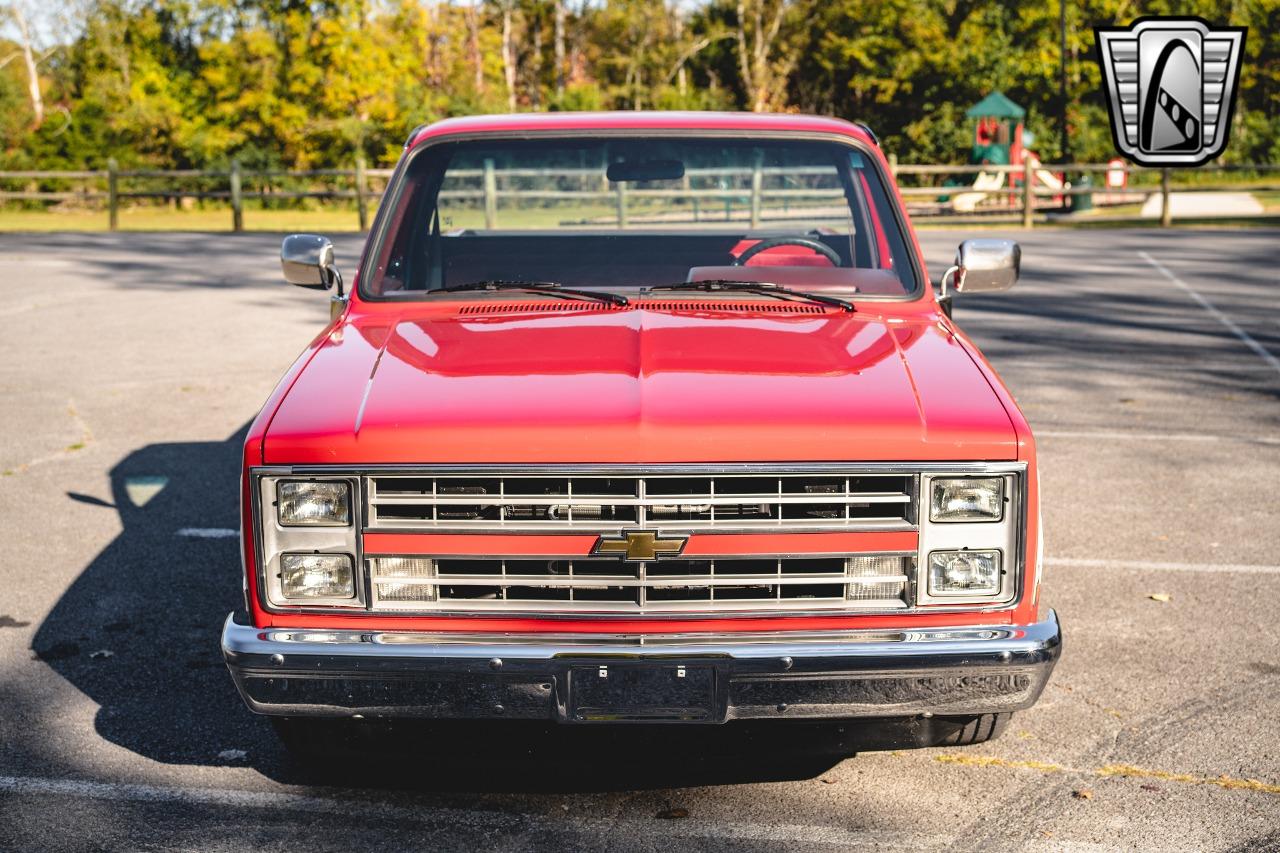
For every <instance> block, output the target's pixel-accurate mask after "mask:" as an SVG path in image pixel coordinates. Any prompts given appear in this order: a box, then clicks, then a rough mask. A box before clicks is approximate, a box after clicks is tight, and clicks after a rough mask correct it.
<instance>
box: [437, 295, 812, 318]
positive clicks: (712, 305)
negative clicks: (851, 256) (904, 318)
mask: <svg viewBox="0 0 1280 853" xmlns="http://www.w3.org/2000/svg"><path fill="white" fill-rule="evenodd" d="M637 308H638V309H642V310H645V311H673V312H680V313H695V314H810V315H812V314H828V313H831V312H832V309H830V308H827V307H826V306H824V305H810V304H806V303H803V302H781V301H777V302H766V301H764V300H761V301H759V302H743V301H729V300H718V299H717V300H710V299H698V300H693V299H663V300H634V299H633V300H632V302H631V305H630V306H618V305H607V304H605V303H598V302H570V301H568V300H564V301H561V300H554V301H549V302H543V301H522V302H485V303H477V304H475V305H463V306H462V307H461V308H459V309H458V314H459V316H463V317H502V316H507V315H511V314H553V313H561V312H565V311H571V312H574V313H582V312H584V311H627V310H631V309H637Z"/></svg>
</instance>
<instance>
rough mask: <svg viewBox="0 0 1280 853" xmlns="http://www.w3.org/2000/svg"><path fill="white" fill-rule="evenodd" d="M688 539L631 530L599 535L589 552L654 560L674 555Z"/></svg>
mask: <svg viewBox="0 0 1280 853" xmlns="http://www.w3.org/2000/svg"><path fill="white" fill-rule="evenodd" d="M688 541H689V537H687V536H681V537H673V538H671V539H659V538H658V534H657V533H654V532H653V531H650V530H633V531H629V532H627V533H624V534H623V535H622V536H620V537H612V538H611V537H606V536H601V537H600V538H599V539H597V540H596V547H595V550H593V551H592V552H591V553H593V554H605V555H608V556H618V557H621V558H622V559H624V560H636V561H644V560H656V559H658V557H659V556H666V557H674V556H676V555H677V554H679V553H680V552H681V551H683V550H684V546H685V543H686V542H688Z"/></svg>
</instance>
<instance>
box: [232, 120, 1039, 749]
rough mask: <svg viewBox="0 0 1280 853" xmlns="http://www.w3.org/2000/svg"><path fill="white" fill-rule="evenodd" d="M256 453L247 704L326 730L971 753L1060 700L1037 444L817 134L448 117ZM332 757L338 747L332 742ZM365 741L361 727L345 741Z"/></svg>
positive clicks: (1008, 278) (304, 253) (300, 730)
mask: <svg viewBox="0 0 1280 853" xmlns="http://www.w3.org/2000/svg"><path fill="white" fill-rule="evenodd" d="M282 263H283V267H284V273H285V277H286V278H287V279H288V281H289V282H291V283H293V284H297V285H301V286H304V287H311V288H316V289H321V290H328V291H330V293H331V294H332V295H331V299H332V305H333V308H334V310H333V320H332V322H331V324H330V325H329V326H328V327H327V328H326V329H325V330H324V331H323V332H322V333H321V334H320V335H319V337H317V338H316V339H315V340H314V341H313V342H312V344H311V345H310V346H309V347H308V348H307V350H306V351H305V352H304V353H303V354H302V356H301V357H300V358H299V359H298V360H297V362H296V363H295V364H294V365H293V367H292V368H291V369H290V370H289V371H288V373H287V374H286V375H285V377H284V378H283V379H282V380H281V382H280V384H279V386H278V387H277V388H276V390H275V391H274V393H272V395H271V397H270V398H269V399H268V401H267V403H266V405H265V406H264V408H263V410H262V412H261V414H260V415H259V416H258V418H257V419H256V421H255V422H254V423H253V426H252V427H251V429H250V431H249V435H248V438H247V440H246V442H245V448H244V472H243V494H242V498H243V547H244V581H245V610H244V611H243V612H236V613H233V614H231V616H230V617H228V619H227V620H226V624H225V626H224V629H223V635H222V649H223V654H224V657H225V659H226V662H227V665H228V666H229V668H230V670H231V674H232V676H233V678H234V680H235V683H236V685H237V687H238V688H239V690H240V693H241V694H242V696H243V697H244V700H245V702H246V703H247V704H248V706H249V707H250V708H251V709H252V710H253V711H255V712H258V713H262V714H267V715H271V716H272V718H273V721H274V722H275V723H276V725H277V729H278V730H279V731H280V733H281V734H282V736H283V737H284V738H285V741H286V743H287V744H289V745H290V746H292V747H294V748H297V749H302V750H305V749H308V748H311V747H314V746H315V745H316V744H317V737H316V731H317V728H316V721H315V720H316V718H330V719H335V718H337V719H347V720H350V719H364V720H376V719H385V718H398V717H432V718H494V719H498V718H501V719H537V720H546V721H560V722H563V723H570V724H591V723H621V722H671V723H685V724H715V723H724V722H726V721H731V720H742V719H751V718H757V719H759V718H770V719H779V720H791V719H815V718H822V719H850V720H854V721H855V722H854V724H853V725H852V728H853V729H855V730H856V731H857V732H858V733H860V734H861V735H863V736H864V737H863V738H862V739H863V742H864V747H863V748H867V745H871V746H873V747H880V748H901V747H911V746H933V745H940V744H966V743H977V742H981V741H984V740H986V739H988V738H990V737H992V736H993V735H995V734H996V733H998V732H999V730H1000V729H1001V727H1002V726H1003V725H1004V724H1005V722H1006V721H1007V719H1008V717H1009V714H1010V712H1012V711H1016V710H1018V709H1023V708H1027V707H1029V706H1030V705H1031V704H1032V703H1034V702H1035V701H1036V699H1037V698H1038V696H1039V695H1040V692H1041V691H1042V690H1043V688H1044V686H1045V683H1046V681H1047V679H1048V678H1049V674H1050V672H1051V670H1052V669H1053V666H1054V663H1055V662H1056V660H1057V658H1058V654H1059V651H1060V648H1061V633H1060V631H1059V627H1058V622H1057V619H1056V617H1055V616H1054V614H1053V612H1052V611H1046V610H1042V608H1041V606H1040V600H1039V593H1038V591H1039V573H1040V550H1041V547H1040V544H1041V539H1040V522H1039V518H1040V512H1039V506H1038V501H1039V495H1038V485H1037V474H1036V457H1035V446H1034V442H1033V439H1032V435H1031V431H1030V429H1029V428H1028V426H1027V422H1026V420H1025V419H1024V418H1023V416H1022V414H1021V412H1019V410H1018V407H1017V406H1016V404H1015V403H1014V401H1013V398H1012V397H1011V395H1010V394H1009V392H1008V390H1007V389H1006V388H1005V387H1004V385H1003V384H1002V383H1001V382H1000V379H999V378H998V377H997V376H996V374H995V372H994V371H993V370H992V368H991V366H990V365H989V364H987V362H986V361H985V360H984V359H983V357H982V355H981V354H980V353H979V352H978V350H977V348H976V347H975V346H974V344H973V342H972V341H970V340H969V339H968V338H967V337H966V336H965V335H964V333H963V332H962V331H961V330H960V329H958V328H957V327H956V325H955V324H954V323H953V322H952V320H951V317H950V313H951V312H950V304H951V299H952V297H953V296H954V294H956V293H964V292H970V291H978V290H1000V289H1004V288H1007V287H1009V286H1010V285H1012V284H1013V282H1014V281H1015V279H1016V278H1017V275H1018V269H1019V263H1020V254H1019V250H1018V247H1017V245H1016V244H1015V243H1012V242H1008V241H1002V240H971V241H966V242H965V243H963V244H961V246H960V248H959V252H958V255H957V258H956V262H955V265H954V266H953V267H951V268H950V269H948V270H947V271H946V273H945V274H944V275H943V276H942V279H941V293H940V294H935V291H934V288H933V287H932V286H931V284H930V279H929V278H928V275H927V273H926V271H925V267H924V263H923V260H922V259H921V256H920V250H919V247H918V246H917V244H916V241H915V238H914V235H913V233H912V230H911V227H910V224H909V222H908V220H907V217H906V214H905V212H904V210H903V205H902V201H901V198H900V195H899V193H898V191H897V189H896V187H895V184H894V182H893V179H892V177H891V174H890V170H889V167H888V164H887V162H886V160H885V158H884V156H883V155H882V153H881V151H880V148H879V147H878V143H877V141H876V139H875V137H874V136H873V135H872V134H871V132H870V131H869V130H868V129H866V128H865V127H863V126H860V125H855V124H851V123H848V122H844V121H839V120H835V119H829V118H816V117H804V116H789V115H786V116H784V115H737V114H712V113H613V114H569V113H564V114H542V115H519V116H486V117H476V118H467V119H451V120H448V121H442V122H439V123H437V124H432V125H429V126H426V127H423V128H420V129H418V130H417V131H415V132H414V133H413V134H412V135H411V136H410V138H409V140H408V142H407V143H406V145H405V150H404V153H403V156H402V157H401V159H400V162H399V165H398V166H397V167H396V169H395V172H394V174H393V176H392V177H391V180H390V183H389V185H388V187H387V191H386V194H385V195H384V197H383V201H382V204H381V208H380V210H379V212H378V215H377V219H376V221H375V223H374V225H373V228H372V230H371V233H370V236H369V239H368V243H367V245H366V248H365V250H364V253H363V257H362V258H361V260H360V264H359V267H358V268H357V269H356V270H355V271H354V274H353V275H351V277H350V280H351V284H350V287H349V288H347V287H345V286H344V282H343V278H342V276H341V275H340V274H339V272H338V269H337V266H336V265H335V262H334V253H333V247H332V244H331V243H330V242H329V241H328V240H326V239H324V238H322V237H317V236H314V235H294V236H291V237H289V238H287V239H286V240H285V241H284V245H283V247H282ZM321 725H323V724H321ZM341 725H348V724H341Z"/></svg>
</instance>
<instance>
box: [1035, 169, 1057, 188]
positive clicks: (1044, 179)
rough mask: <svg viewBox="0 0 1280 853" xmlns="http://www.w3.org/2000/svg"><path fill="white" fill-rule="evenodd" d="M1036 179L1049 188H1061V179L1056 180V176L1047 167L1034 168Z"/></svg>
mask: <svg viewBox="0 0 1280 853" xmlns="http://www.w3.org/2000/svg"><path fill="white" fill-rule="evenodd" d="M1036 180H1037V181H1039V182H1040V183H1042V184H1044V185H1045V186H1046V187H1048V188H1049V189H1051V190H1055V191H1057V190H1061V189H1062V181H1060V180H1058V176H1057V175H1055V174H1054V173H1053V172H1050V171H1049V170H1047V169H1036Z"/></svg>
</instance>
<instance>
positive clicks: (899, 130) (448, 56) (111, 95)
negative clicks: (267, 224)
mask: <svg viewBox="0 0 1280 853" xmlns="http://www.w3.org/2000/svg"><path fill="white" fill-rule="evenodd" d="M15 8H16V7H15ZM75 11H76V20H77V22H78V24H77V27H76V29H75V31H74V32H73V33H72V34H70V35H68V36H66V37H65V38H64V39H63V40H62V43H60V44H55V45H53V46H52V47H51V48H49V49H47V50H42V51H41V52H39V53H38V54H36V53H32V54H31V55H32V60H33V62H34V65H33V66H29V65H28V63H26V62H25V61H23V60H22V59H19V58H18V57H19V55H20V54H21V55H22V56H23V57H25V56H26V55H27V54H25V53H23V45H22V44H20V43H19V41H20V40H15V41H13V42H6V41H4V40H2V39H0V63H3V64H0V166H5V167H8V168H21V167H29V168H32V167H44V168H94V167H101V166H102V165H103V163H105V161H106V160H107V159H108V158H110V157H114V158H116V159H117V160H118V161H119V162H120V163H121V164H122V165H125V166H152V167H168V168H189V167H205V166H224V165H225V164H226V163H227V162H228V161H229V160H231V159H232V158H235V159H238V160H240V161H241V162H242V163H244V164H245V165H246V166H247V167H260V168H323V167H335V166H348V165H349V164H350V163H351V161H352V158H353V157H354V155H355V152H356V151H361V152H363V153H364V154H365V155H366V156H367V157H368V158H369V159H370V160H371V161H373V162H380V163H384V164H385V163H390V162H392V161H394V159H395V157H396V156H397V154H398V152H399V149H400V145H401V143H402V142H403V140H404V138H405V136H406V134H407V133H408V132H409V131H410V129H411V128H412V127H414V126H416V125H418V124H421V123H423V122H429V121H434V120H437V119H440V118H443V117H445V116H450V115H460V114H470V113H476V112H496V111H505V110H508V109H511V108H515V109H518V110H583V109H749V110H772V111H804V112H817V113H825V114H831V115H837V116H843V117H847V118H853V119H857V120H859V121H864V122H866V123H868V124H869V125H871V126H872V127H873V128H875V129H876V130H877V132H878V133H880V135H881V137H882V139H883V140H884V144H885V147H886V148H888V149H889V150H891V151H893V152H894V153H896V154H897V155H898V157H899V158H900V159H901V160H903V161H904V162H905V161H932V162H961V161H963V159H964V158H965V156H966V154H967V152H968V150H969V141H970V137H971V133H972V130H971V128H970V127H969V124H968V122H967V121H966V120H965V118H964V111H965V109H967V108H968V107H969V106H970V105H972V104H973V103H975V102H976V101H978V100H979V99H980V98H982V97H983V96H984V95H985V94H987V93H988V92H991V91H996V90H998V91H1003V92H1005V93H1006V94H1007V95H1008V96H1009V97H1010V98H1012V99H1013V100H1014V101H1015V102H1017V103H1019V104H1021V105H1022V106H1023V107H1025V108H1026V109H1027V111H1028V117H1027V126H1028V129H1029V130H1030V131H1032V133H1033V134H1034V135H1035V137H1036V142H1035V148H1036V150H1037V151H1038V153H1039V154H1040V156H1041V157H1042V158H1043V159H1045V160H1052V159H1055V158H1058V157H1061V156H1065V155H1067V154H1069V155H1071V156H1072V157H1073V158H1075V159H1087V160H1099V159H1106V158H1108V157H1110V156H1113V154H1114V150H1113V147H1112V144H1111V137H1110V130H1109V126H1108V123H1107V116H1106V107H1105V104H1104V101H1103V98H1102V95H1101V91H1100V90H1101V80H1100V74H1099V70H1098V67H1097V63H1096V61H1095V60H1094V56H1093V51H1094V47H1093V32H1092V27H1093V26H1094V25H1107V24H1115V23H1121V24H1125V23H1128V22H1129V21H1130V20H1132V19H1133V18H1134V17H1136V16H1137V15H1138V14H1175V13H1176V14H1199V15H1201V16H1203V17H1205V18H1207V19H1209V20H1211V21H1217V22H1220V23H1228V22H1229V23H1232V24H1237V25H1247V26H1248V27H1249V28H1250V30H1249V36H1248V40H1247V45H1246V54H1247V55H1246V57H1245V59H1244V70H1243V74H1242V77H1241V84H1242V91H1241V94H1240V99H1239V103H1238V108H1237V114H1236V119H1235V127H1234V128H1233V140H1232V144H1231V146H1230V147H1229V149H1228V152H1227V155H1226V157H1225V158H1224V159H1226V160H1228V161H1232V160H1233V161H1236V162H1261V161H1271V162H1275V161H1280V0H1233V2H1232V3H1230V4H1229V8H1227V7H1223V6H1222V5H1221V4H1219V3H1211V2H1208V0H1192V2H1175V0H1149V2H1145V3H1144V4H1143V5H1142V6H1141V8H1139V7H1138V6H1137V5H1135V3H1134V2H1133V0H1072V2H1071V3H1070V4H1069V6H1068V15H1067V68H1068V75H1067V76H1068V81H1067V97H1066V104H1065V107H1066V115H1067V129H1068V131H1069V151H1063V150H1062V148H1061V145H1060V143H1059V136H1060V130H1061V127H1060V119H1059V116H1060V115H1061V114H1062V110H1063V107H1064V104H1063V99H1062V96H1061V94H1060V82H1059V73H1060V71H1059V69H1060V67H1061V66H1060V63H1061V58H1062V57H1061V50H1060V47H1059V38H1060V29H1059V22H1058V6H1057V4H1056V3H1049V4H1046V3H1043V2H1033V0H1012V2H994V0H824V2H817V0H703V2H701V3H698V4H694V5H691V4H690V3H689V2H687V0H684V2H681V0H475V2H474V3H471V2H463V0H444V2H436V0H79V2H78V5H77V6H76V7H75ZM4 32H15V30H14V29H13V27H12V26H10V27H8V28H7V29H6V30H4ZM27 47H30V45H27ZM7 57H8V59H7ZM29 67H35V68H36V69H37V70H36V75H37V77H38V89H37V93H38V94H39V95H40V96H41V97H40V98H39V103H34V102H33V101H35V100H36V99H35V98H34V97H33V94H32V92H31V88H30V79H29V78H30V76H31V75H30V74H29V71H28V69H29ZM37 110H40V111H42V112H43V115H42V116H41V115H38V114H37Z"/></svg>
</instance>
